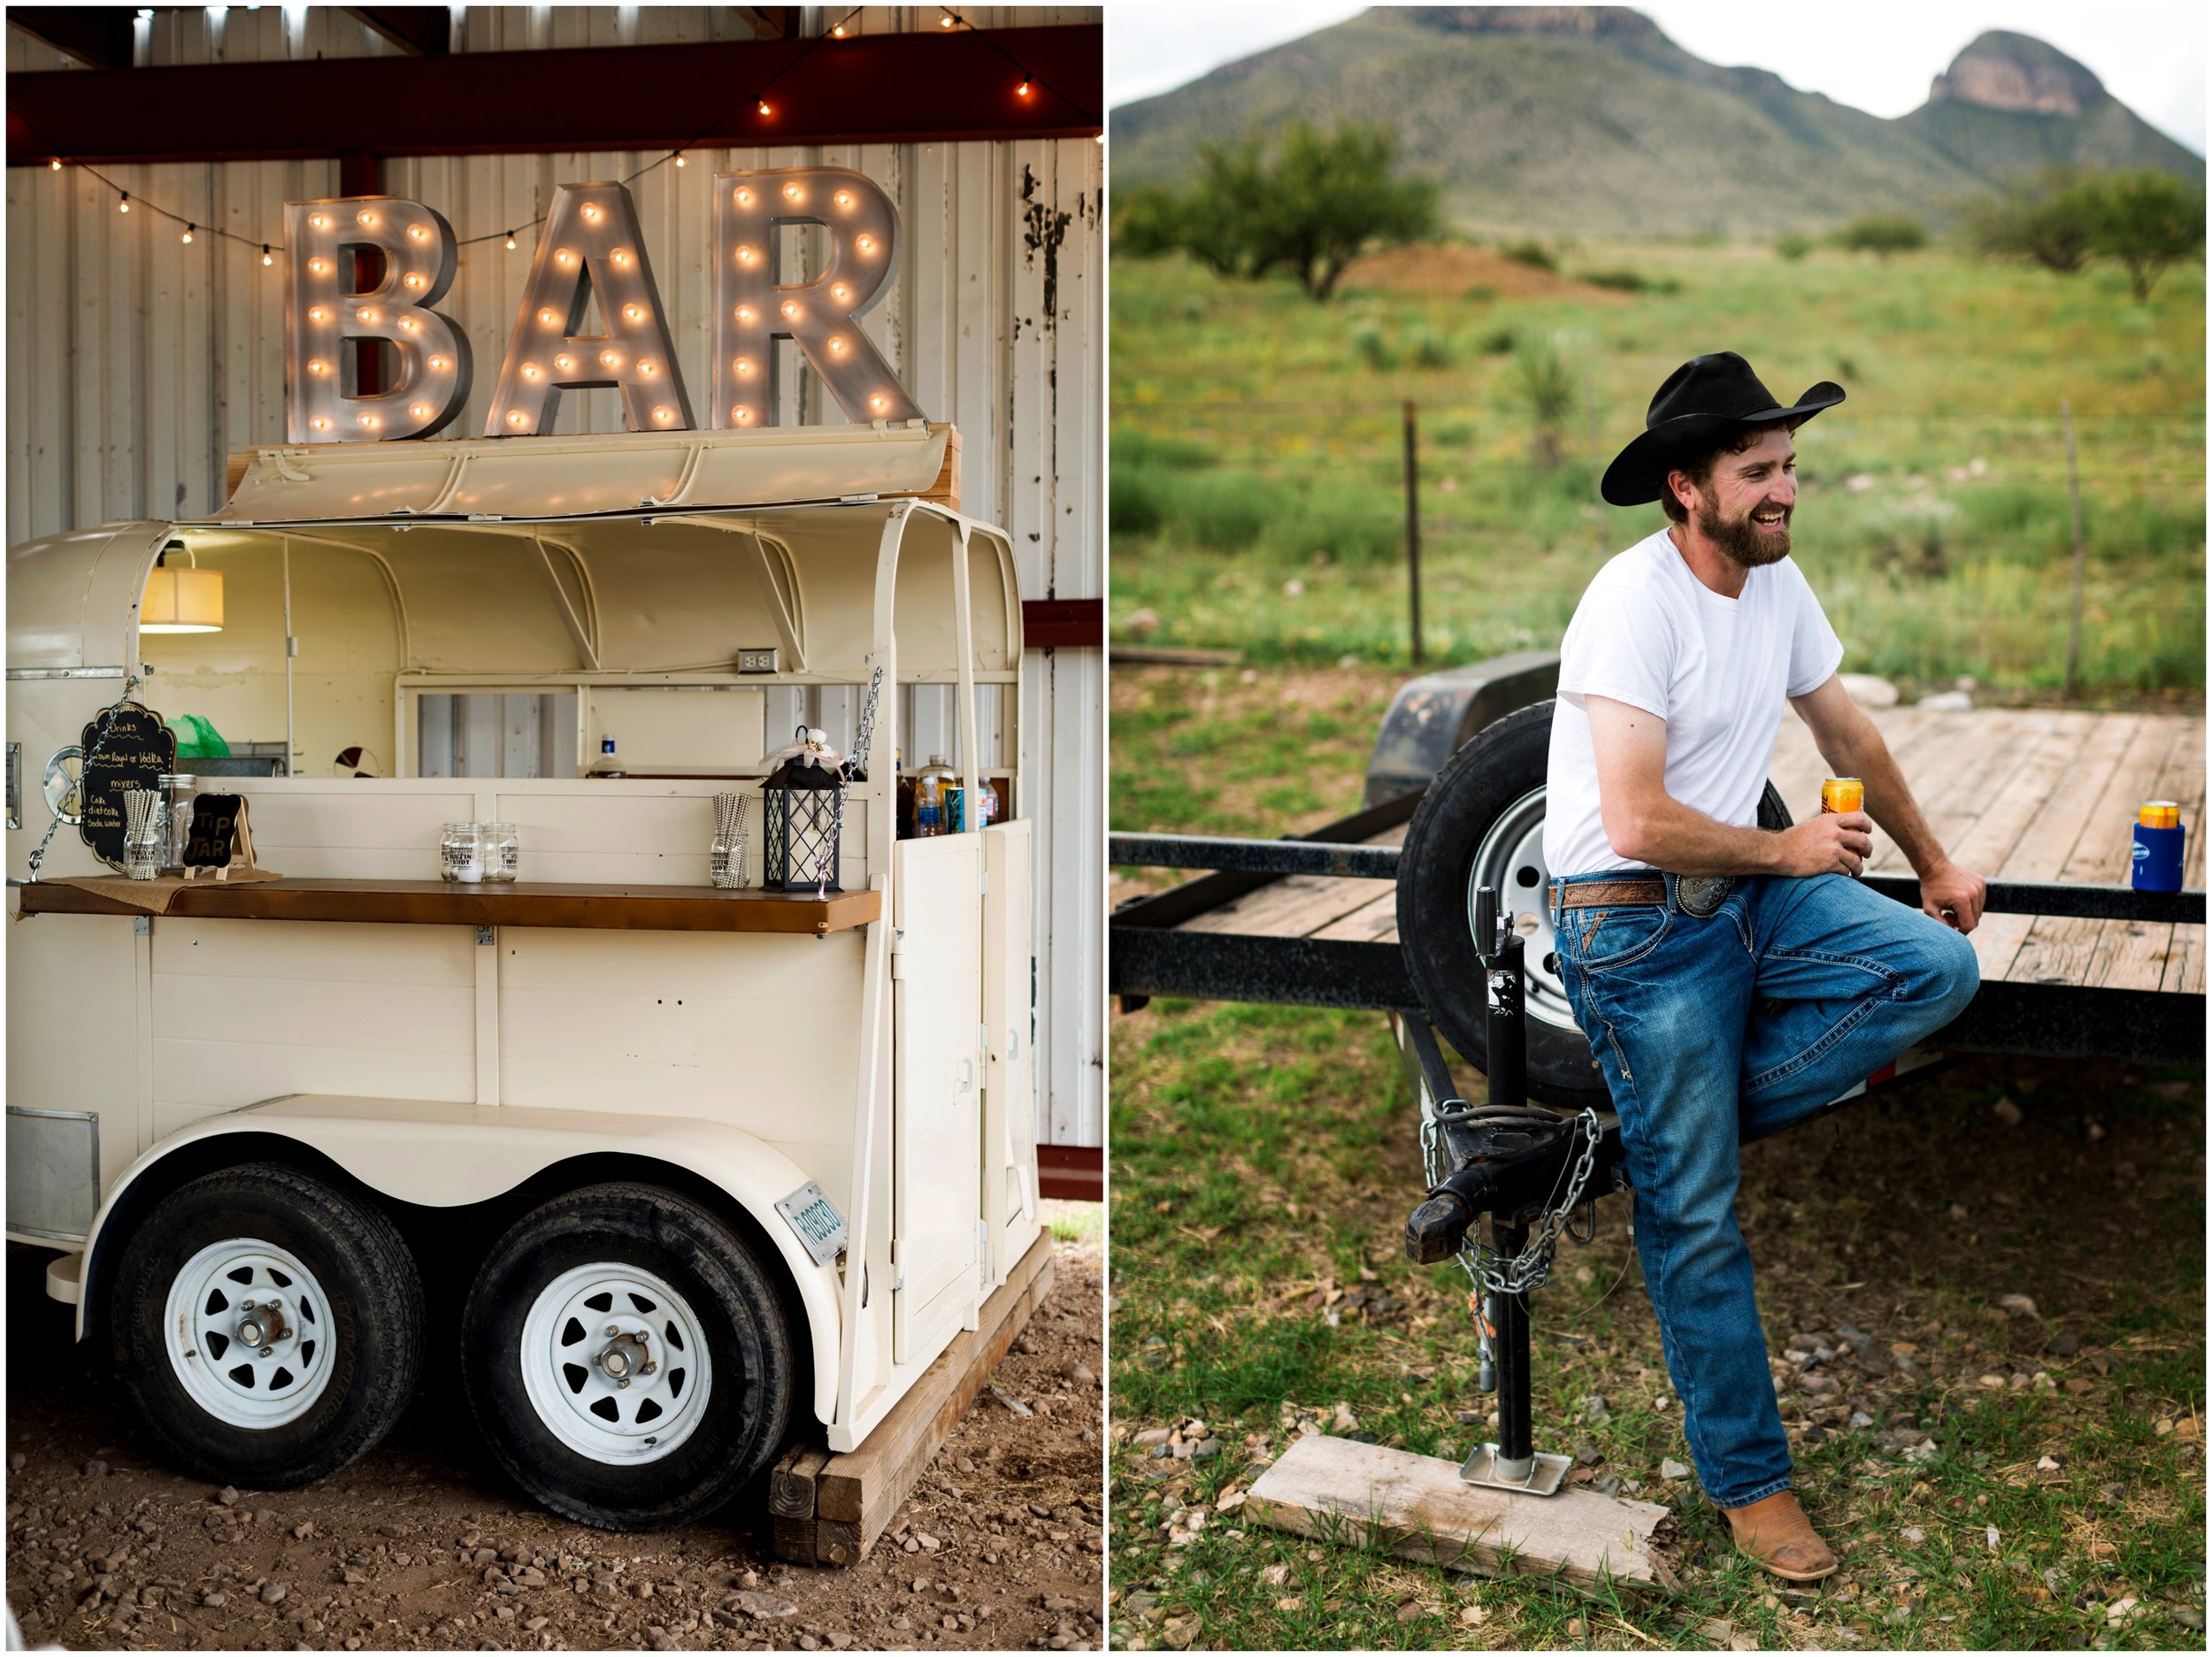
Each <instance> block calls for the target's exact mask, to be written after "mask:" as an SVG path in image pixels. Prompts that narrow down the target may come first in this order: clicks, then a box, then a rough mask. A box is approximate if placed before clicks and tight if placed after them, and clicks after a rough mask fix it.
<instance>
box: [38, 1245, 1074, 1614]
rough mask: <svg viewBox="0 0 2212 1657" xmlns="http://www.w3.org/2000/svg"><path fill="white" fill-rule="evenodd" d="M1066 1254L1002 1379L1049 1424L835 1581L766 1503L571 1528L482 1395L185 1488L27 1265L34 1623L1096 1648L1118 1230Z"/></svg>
mask: <svg viewBox="0 0 2212 1657" xmlns="http://www.w3.org/2000/svg"><path fill="white" fill-rule="evenodd" d="M1063 1206H1065V1207H1066V1208H1074V1207H1075V1205H1057V1204H1048V1205H1047V1207H1048V1208H1052V1209H1057V1208H1062V1207H1063ZM1048 1217H1049V1216H1048ZM1056 1248H1057V1270H1058V1279H1057V1282H1056V1285H1055V1287H1054V1290H1053V1293H1052V1295H1051V1298H1050V1299H1049V1300H1048V1301H1047V1302H1046V1304H1045V1305H1044V1307H1043V1308H1041V1309H1040V1310H1039V1312H1038V1313H1037V1315H1036V1316H1035V1317H1034V1318H1033V1319H1032V1321H1031V1323H1030V1326H1029V1328H1028V1330H1027V1331H1025V1333H1024V1335H1023V1336H1022V1337H1021V1338H1020V1339H1018V1341H1017V1342H1016V1345H1015V1349H1014V1351H1013V1353H1012V1354H1010V1356H1009V1357H1008V1358H1007V1360H1006V1361H1005V1362H1003V1363H1002V1364H1001V1365H1000V1366H999V1368H998V1369H997V1370H996V1371H995V1380H996V1382H997V1384H998V1385H999V1386H1000V1387H1001V1388H1002V1389H1003V1390H1004V1391H1005V1392H1006V1393H1007V1394H1008V1395H1009V1396H1010V1397H1011V1398H1013V1399H1015V1400H1018V1402H1021V1403H1024V1404H1026V1405H1027V1406H1029V1407H1030V1408H1031V1409H1032V1410H1033V1412H1034V1413H1033V1415H1031V1416H1029V1417H1028V1418H1023V1417H1021V1416H1019V1415H1016V1414H1015V1413H1013V1412H1012V1411H1010V1410H1009V1409H1007V1408H1005V1407H1004V1406H1003V1405H1002V1403H1001V1402H999V1401H998V1400H996V1399H995V1397H994V1396H993V1394H992V1393H991V1392H990V1391H988V1390H986V1391H985V1392H984V1393H983V1395H982V1397H981V1399H980V1400H979V1402H978V1403H977V1404H976V1406H975V1407H974V1408H972V1409H971V1410H970V1411H969V1412H968V1414H967V1416H966V1417H965V1419H964V1420H963V1421H962V1422H961V1423H960V1425H959V1427H958V1428H957V1429H956V1431H955V1432H954V1434H953V1437H952V1438H951V1439H950V1441H949V1442H948V1444H947V1445H946V1446H945V1448H944V1449H943V1451H942V1452H941V1454H939V1456H938V1459H937V1461H936V1462H935V1464H934V1465H933V1467H932V1468H931V1469H930V1470H929V1472H928V1473H927V1474H926V1475H925V1476H924V1477H923V1479H922V1482H921V1483H920V1484H918V1486H917V1487H916V1488H915V1491H914V1492H913V1494H912V1495H911V1496H910V1498H909V1499H908V1501H907V1504H906V1506H905V1507H904V1508H902V1510H901V1512H900V1514H899V1515H898V1517H897V1519H896V1520H895V1521H894V1522H893V1524H892V1527H891V1529H890V1530H888V1531H887V1532H886V1533H885V1535H884V1537H883V1538H882V1539H881V1540H879V1542H878V1543H877V1544H876V1546H875V1547H874V1548H873V1549H872V1551H871V1552H870V1554H869V1556H868V1558H867V1559H866V1560H865V1561H863V1563H862V1564H861V1565H860V1566H858V1567H857V1568H856V1569H850V1570H836V1569H827V1568H810V1567H800V1566H794V1565H789V1564H787V1563H784V1562H782V1561H779V1560H777V1559H776V1558H775V1557H774V1556H773V1553H772V1549H771V1548H770V1546H769V1542H768V1536H767V1531H766V1525H765V1519H764V1518H762V1519H761V1520H760V1521H759V1522H758V1523H755V1522H754V1521H753V1520H752V1518H751V1517H750V1515H752V1514H756V1513H757V1514H759V1515H765V1513H766V1511H767V1504H766V1498H765V1492H764V1490H762V1491H760V1492H757V1493H756V1494H752V1495H749V1497H748V1498H747V1499H745V1500H741V1501H740V1502H739V1503H737V1504H735V1506H734V1507H733V1509H732V1511H731V1512H730V1513H729V1514H727V1515H724V1516H723V1517H722V1518H721V1519H720V1520H719V1521H718V1522H717V1523H703V1524H696V1525H692V1526H688V1527H687V1528H684V1529H681V1530H670V1531H664V1532H658V1533H655V1534H651V1535H630V1536H616V1535H611V1534H609V1533H606V1532H603V1531H597V1530H587V1529H585V1528H583V1527H581V1526H579V1525H575V1524H572V1523H568V1522H566V1521H565V1520H560V1519H557V1518H555V1517H553V1516H552V1515H549V1514H547V1513H545V1512H543V1511H541V1510H540V1509H538V1508H536V1507H533V1506H532V1505H531V1504H530V1503H529V1502H528V1501H527V1500H526V1498H524V1497H523V1496H522V1495H521V1493H520V1492H518V1491H516V1490H514V1489H513V1488H512V1487H511V1486H510V1485H509V1484H507V1483H506V1482H505V1480H504V1479H503V1477H501V1476H500V1475H499V1473H498V1472H497V1471H496V1469H494V1468H493V1467H492V1466H491V1465H490V1463H489V1461H488V1459H487V1458H486V1457H485V1456H484V1455H483V1454H481V1453H480V1451H479V1449H478V1448H477V1446H476V1445H475V1443H474V1438H475V1435H474V1433H473V1431H472V1428H471V1426H470V1423H469V1420H468V1413H467V1410H466V1408H465V1404H464V1403H463V1400H462V1398H461V1396H460V1392H459V1388H458V1386H457V1385H453V1386H449V1387H448V1388H445V1389H440V1390H429V1391H426V1393H425V1395H424V1396H422V1397H421V1398H419V1399H418V1400H417V1401H416V1403H415V1404H414V1405H413V1406H412V1407H411V1408H410V1409H409V1410H408V1412H407V1414H406V1415H404V1416H403V1418H402V1419H401V1421H400V1423H399V1425H398V1426H397V1427H396V1429H394V1431H393V1432H392V1434H391V1436H390V1437H389V1438H387V1439H386V1440H385V1441H384V1443H382V1444H381V1445H380V1446H377V1448H376V1449H374V1450H373V1451H372V1452H371V1453H370V1454H367V1455H365V1456H364V1457H363V1458H362V1459H361V1460H359V1461H356V1462H355V1463H354V1464H353V1465H352V1466H350V1467H349V1468H347V1469H344V1470H343V1471H342V1472H341V1473H339V1474H337V1475H336V1476H335V1477H332V1478H329V1479H326V1480H325V1481H323V1482H322V1483H320V1484H314V1485H311V1486H309V1487H307V1488H305V1489H303V1490H294V1491H283V1492H269V1493H264V1492H258V1491H238V1490H220V1489H217V1488H215V1487H213V1486H211V1485H209V1484H205V1483H204V1482H202V1481H200V1480H198V1479H194V1478H188V1477H182V1476H180V1475H178V1474H176V1473H174V1472H173V1471H171V1470H170V1469H168V1468H167V1467H166V1466H165V1465H163V1464H162V1462H161V1461H159V1460H158V1459H157V1455H156V1454H155V1451H154V1448H153V1446H152V1445H151V1443H150V1440H149V1438H147V1436H146V1435H145V1434H144V1433H143V1432H142V1430H141V1429H140V1428H139V1426H138V1424H137V1422H136V1419H135V1417H134V1415H132V1413H131V1412H130V1410H129V1408H128V1407H127V1404H126V1402H125V1400H124V1397H123V1393H122V1389H121V1387H120V1386H119V1385H118V1383H117V1381H116V1379H115V1377H114V1373H113V1369H112V1366H111V1363H110V1362H109V1360H108V1358H107V1356H106V1354H105V1352H104V1350H103V1349H99V1348H96V1346H95V1344H94V1343H91V1342H87V1343H85V1344H84V1345H82V1346H79V1345H77V1344H75V1343H73V1342H72V1340H71V1339H70V1323H69V1316H70V1315H69V1309H68V1308H65V1307H63V1306H60V1305H58V1304H56V1303H55V1302H53V1301H51V1300H48V1299H47V1298H46V1297H45V1295H44V1293H43V1273H44V1270H45V1263H46V1262H47V1260H48V1259H49V1258H50V1256H49V1255H48V1254H46V1253H45V1252H44V1251H42V1250H36V1249H31V1248H27V1247H23V1246H21V1245H19V1244H14V1243H11V1244H10V1245H8V1277H7V1288H8V1299H7V1314H8V1331H7V1332H8V1344H7V1381H8V1396H7V1416H6V1420H7V1444H8V1451H9V1455H8V1463H7V1465H8V1469H9V1471H8V1473H7V1477H6V1495H7V1527H8V1537H7V1599H8V1603H9V1606H10V1607H12V1609H13V1611H14V1613H15V1615H16V1617H17V1619H18V1620H19V1622H21V1624H22V1628H23V1632H24V1635H25V1637H26V1638H27V1643H29V1644H31V1645H42V1644H48V1643H53V1644H58V1645H64V1646H68V1647H72V1648H75V1647H103V1648H107V1649H124V1650H134V1651H135V1650H146V1649H162V1648H184V1649H196V1650H214V1649H229V1650H237V1649H246V1650H318V1651H319V1650H338V1649H343V1650H346V1651H375V1650H391V1649H410V1650H452V1649H464V1650H468V1649H473V1650H485V1651H498V1650H533V1651H534V1650H575V1649H606V1648H611V1647H612V1648H639V1647H649V1648H652V1649H656V1650H690V1649H695V1648H702V1649H703V1648H714V1649H719V1650H730V1649H741V1648H752V1649H781V1648H791V1647H796V1648H798V1649H802V1650H806V1651H815V1650H819V1649H822V1648H824V1647H829V1648H833V1649H846V1648H874V1647H890V1648H897V1647H914V1646H921V1647H927V1648H931V1649H947V1650H950V1649H961V1648H974V1649H1013V1648H1025V1649H1026V1648H1041V1647H1050V1648H1052V1649H1056V1650H1065V1649H1071V1648H1095V1647H1096V1646H1098V1645H1101V1644H1102V1628H1101V1622H1100V1613H1101V1610H1102V1600H1103V1595H1104V1561H1103V1553H1102V1549H1103V1538H1102V1523H1103V1519H1104V1514H1103V1510H1102V1492H1101V1481H1102V1466H1103V1453H1102V1448H1101V1446H1100V1442H1099V1439H1100V1433H1101V1431H1102V1424H1103V1400H1102V1392H1101V1388H1100V1382H1099V1378H1098V1377H1101V1376H1102V1374H1103V1373H1104V1370H1105V1367H1106V1366H1105V1363H1104V1362H1103V1354H1102V1333H1103V1327H1104V1309H1103V1305H1102V1298H1101V1290H1100V1276H1101V1256H1102V1248H1101V1241H1100V1232H1099V1231H1097V1230H1096V1229H1095V1228H1092V1229H1088V1230H1087V1231H1085V1232H1084V1234H1083V1235H1082V1236H1081V1237H1080V1239H1079V1240H1078V1241H1076V1242H1073V1243H1069V1242H1065V1241H1063V1242H1061V1243H1059V1244H1058V1245H1056ZM494 1584H500V1585H498V1586H495V1585H494Z"/></svg>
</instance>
